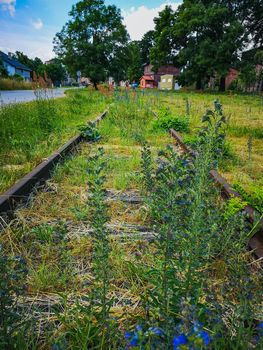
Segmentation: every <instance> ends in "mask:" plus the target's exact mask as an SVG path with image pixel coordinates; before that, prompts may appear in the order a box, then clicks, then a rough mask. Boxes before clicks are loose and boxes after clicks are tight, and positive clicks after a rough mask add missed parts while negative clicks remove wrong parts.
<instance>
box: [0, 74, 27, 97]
mask: <svg viewBox="0 0 263 350" xmlns="http://www.w3.org/2000/svg"><path fill="white" fill-rule="evenodd" d="M32 89H33V85H32V83H31V82H27V81H18V80H15V79H7V78H0V90H32ZM0 96H1V95H0Z"/></svg>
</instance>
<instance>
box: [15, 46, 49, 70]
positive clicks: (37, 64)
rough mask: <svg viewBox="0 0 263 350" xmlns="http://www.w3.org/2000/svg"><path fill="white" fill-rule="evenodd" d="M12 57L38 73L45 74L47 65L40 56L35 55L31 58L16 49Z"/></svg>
mask: <svg viewBox="0 0 263 350" xmlns="http://www.w3.org/2000/svg"><path fill="white" fill-rule="evenodd" d="M12 57H13V58H14V59H16V60H18V61H19V62H20V63H22V64H24V65H25V66H27V67H28V68H31V69H32V70H33V71H34V72H36V73H37V74H38V75H43V72H44V71H45V65H44V63H43V62H42V60H41V59H40V58H38V57H35V58H34V59H31V58H29V57H28V56H27V55H26V54H24V53H23V52H21V51H16V52H15V53H14V54H12Z"/></svg>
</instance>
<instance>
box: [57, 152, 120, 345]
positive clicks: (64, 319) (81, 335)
mask: <svg viewBox="0 0 263 350" xmlns="http://www.w3.org/2000/svg"><path fill="white" fill-rule="evenodd" d="M106 165H107V162H106V160H105V156H104V150H103V148H98V150H97V152H96V153H95V154H94V155H92V156H90V157H89V158H88V169H87V174H88V181H87V183H88V200H87V206H88V213H87V220H88V222H89V225H90V228H91V235H92V259H91V270H92V274H93V279H92V284H91V286H90V293H89V295H87V297H84V298H80V299H79V300H77V302H76V303H74V305H73V306H72V307H71V306H69V305H68V302H67V300H65V303H64V304H65V312H64V313H62V314H60V315H59V320H60V322H61V323H62V324H63V325H64V326H65V328H66V329H67V331H66V332H65V333H64V335H63V334H62V336H61V339H60V340H59V341H57V342H56V343H55V345H57V346H63V344H67V345H66V346H68V347H69V348H72V349H83V350H84V349H107V348H111V347H110V346H113V347H112V348H114V345H113V344H114V342H115V341H116V337H117V334H118V332H117V324H116V322H115V321H114V320H113V319H112V318H111V317H110V309H111V306H112V299H111V298H110V297H109V296H108V294H109V288H110V281H111V273H110V272H111V266H110V261H109V254H110V250H111V249H110V243H109V232H108V228H107V222H108V220H109V216H108V213H107V205H106V203H105V189H104V182H105V175H104V174H105V168H106ZM61 344H62V345H61Z"/></svg>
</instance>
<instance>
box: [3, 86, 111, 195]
mask: <svg viewBox="0 0 263 350" xmlns="http://www.w3.org/2000/svg"><path fill="white" fill-rule="evenodd" d="M36 95H37V100H36V101H34V102H30V103H17V104H10V105H3V106H1V108H0V168H1V174H0V192H2V191H4V190H5V189H7V188H8V187H9V186H11V185H12V184H13V183H14V182H15V181H17V180H18V179H19V178H20V177H21V176H23V175H25V174H26V173H27V172H29V171H30V170H31V169H32V168H33V167H34V166H36V165H37V164H38V163H40V162H41V160H43V159H44V158H45V157H48V156H49V155H50V154H51V153H52V152H53V151H55V150H56V148H58V147H59V146H61V145H62V144H63V143H64V142H66V141H68V139H69V138H70V137H72V136H74V135H75V134H76V133H77V132H78V128H79V126H80V125H83V124H85V123H86V122H87V121H88V120H91V119H92V118H94V117H95V116H96V115H97V114H98V113H99V112H102V111H103V110H104V109H105V108H106V106H107V102H108V101H107V99H106V98H105V97H104V96H102V95H100V94H99V93H96V92H93V91H88V90H81V91H77V92H76V91H68V92H67V97H66V98H64V99H59V100H54V99H52V98H49V97H48V96H47V95H46V93H45V90H39V91H37V92H36Z"/></svg>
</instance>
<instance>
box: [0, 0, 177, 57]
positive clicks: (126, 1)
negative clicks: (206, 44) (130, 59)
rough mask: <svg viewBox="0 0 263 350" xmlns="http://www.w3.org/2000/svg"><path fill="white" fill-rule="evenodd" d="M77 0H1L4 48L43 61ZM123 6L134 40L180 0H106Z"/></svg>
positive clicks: (0, 34) (0, 28)
mask: <svg viewBox="0 0 263 350" xmlns="http://www.w3.org/2000/svg"><path fill="white" fill-rule="evenodd" d="M75 2H76V1H74V0H0V50H2V51H4V52H9V51H11V52H14V51H16V50H18V51H23V52H25V53H26V54H27V55H28V56H30V57H35V56H38V57H40V58H42V59H43V60H47V59H50V58H52V57H53V56H54V53H53V52H52V39H53V37H54V35H55V34H56V33H57V32H58V31H60V30H61V28H62V26H63V25H64V24H65V22H66V21H67V19H68V12H69V11H70V9H71V7H72V5H73V4H74V3H75ZM105 2H106V3H107V4H112V3H114V4H115V5H116V6H118V7H119V8H121V10H122V14H123V17H124V23H125V25H126V26H127V29H128V31H129V33H130V36H131V38H132V39H140V38H141V36H142V35H143V34H144V33H145V32H147V31H148V30H150V29H152V28H153V18H154V17H155V16H156V15H157V14H158V12H159V11H160V10H161V9H162V8H163V7H164V6H165V4H167V3H168V4H171V5H172V6H173V7H174V8H176V6H177V5H178V3H180V0H169V1H167V0H146V1H141V0H133V1H131V0H112V1H111V0H105Z"/></svg>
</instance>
